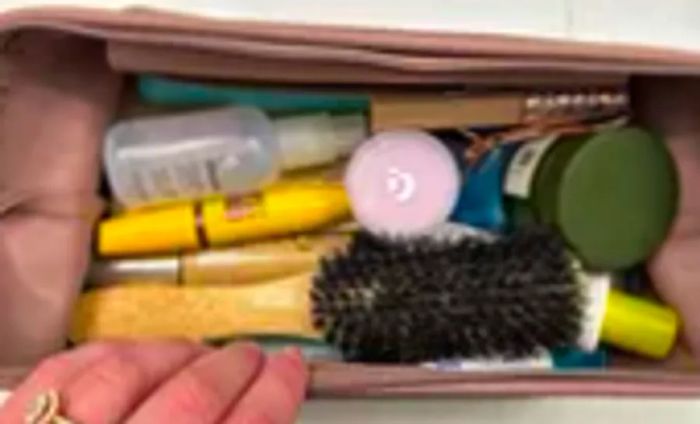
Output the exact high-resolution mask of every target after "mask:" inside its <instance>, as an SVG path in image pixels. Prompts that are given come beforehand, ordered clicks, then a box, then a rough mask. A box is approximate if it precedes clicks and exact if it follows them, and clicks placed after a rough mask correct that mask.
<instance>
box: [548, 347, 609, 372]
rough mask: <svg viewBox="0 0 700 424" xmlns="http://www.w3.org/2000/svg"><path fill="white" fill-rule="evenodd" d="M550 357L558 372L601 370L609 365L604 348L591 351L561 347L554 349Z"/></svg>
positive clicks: (607, 353) (607, 352)
mask: <svg viewBox="0 0 700 424" xmlns="http://www.w3.org/2000/svg"><path fill="white" fill-rule="evenodd" d="M551 355H552V360H553V362H554V367H555V368H556V369H558V370H580V369H601V368H606V367H608V366H609V364H610V352H609V350H608V349H607V348H605V347H599V348H598V349H596V350H593V351H587V350H582V349H579V348H575V347H562V348H558V349H554V351H552V353H551Z"/></svg>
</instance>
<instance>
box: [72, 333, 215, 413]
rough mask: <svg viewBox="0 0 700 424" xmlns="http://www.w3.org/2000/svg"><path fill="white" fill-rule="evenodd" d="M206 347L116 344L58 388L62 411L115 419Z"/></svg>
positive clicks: (185, 343) (192, 345)
mask: <svg viewBox="0 0 700 424" xmlns="http://www.w3.org/2000/svg"><path fill="white" fill-rule="evenodd" d="M207 351H208V349H206V348H204V347H202V346H198V345H195V344H193V343H188V342H173V341H171V342H167V341H166V342H150V343H139V344H129V345H123V346H118V347H117V348H115V349H114V350H113V352H112V353H111V354H109V355H108V356H107V357H105V358H104V359H103V360H101V361H99V362H98V363H93V364H92V365H91V366H90V367H89V368H87V369H84V370H83V371H82V372H80V374H79V375H78V376H77V377H76V378H74V379H73V380H72V381H71V382H70V383H68V384H66V385H65V386H64V388H62V389H61V390H60V393H61V400H62V402H61V403H62V411H63V413H65V415H66V416H68V417H70V418H71V420H74V421H76V422H79V423H104V424H109V423H118V422H122V421H123V420H124V419H126V418H127V417H128V416H129V415H130V414H131V413H132V411H133V410H134V409H135V408H136V406H137V405H138V404H139V403H140V402H141V401H142V400H143V399H144V398H146V397H147V396H148V394H149V393H150V392H151V391H152V390H153V389H154V388H155V387H156V386H157V385H158V384H159V383H160V382H162V381H163V380H165V379H166V378H168V377H169V376H170V375H172V374H174V373H175V372H177V371H178V370H179V369H181V368H182V367H183V366H185V365H186V364H187V363H189V362H190V361H191V360H193V359H195V358H197V357H198V356H200V355H202V354H204V353H205V352H207Z"/></svg>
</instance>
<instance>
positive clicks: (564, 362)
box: [424, 347, 609, 373]
mask: <svg viewBox="0 0 700 424" xmlns="http://www.w3.org/2000/svg"><path fill="white" fill-rule="evenodd" d="M608 362H609V359H608V351H607V349H605V348H599V349H596V350H594V351H593V352H588V351H585V350H581V349H578V348H574V347H563V348H558V349H554V351H552V352H541V353H538V354H535V355H533V356H532V357H529V358H523V359H509V358H489V359H470V360H466V359H445V360H442V361H437V362H428V363H426V364H424V366H425V367H426V368H430V369H434V370H438V371H447V372H468V373H478V372H488V373H492V372H514V371H546V370H559V371H568V370H582V369H602V368H605V367H607V366H608Z"/></svg>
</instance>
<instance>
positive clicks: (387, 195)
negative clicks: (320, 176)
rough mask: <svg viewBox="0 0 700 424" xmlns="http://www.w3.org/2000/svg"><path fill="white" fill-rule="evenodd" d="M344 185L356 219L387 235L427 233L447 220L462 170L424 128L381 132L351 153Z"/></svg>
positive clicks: (371, 229)
mask: <svg viewBox="0 0 700 424" xmlns="http://www.w3.org/2000/svg"><path fill="white" fill-rule="evenodd" d="M345 185H346V188H347V190H348V194H349V196H350V203H351V207H352V210H353V213H354V215H355V218H356V219H357V220H358V221H359V222H360V224H362V225H363V226H364V227H365V228H367V229H368V230H370V231H371V232H374V233H377V234H382V235H399V236H410V235H419V234H424V233H426V232H428V231H430V230H431V229H432V228H434V227H435V226H437V225H439V224H442V223H444V222H446V221H447V219H448V217H449V215H450V213H451V212H452V210H453V208H454V206H455V204H456V202H457V197H458V195H459V189H460V185H461V182H460V172H459V169H458V167H457V163H456V160H455V159H454V158H453V157H452V155H451V153H450V152H449V150H448V149H447V148H446V147H445V146H444V145H443V144H442V143H441V142H440V140H438V139H437V138H435V137H433V136H431V135H430V134H428V133H426V132H422V131H408V130H406V131H390V132H384V133H380V134H378V135H376V136H374V137H372V138H371V139H369V140H368V141H367V142H365V143H364V144H362V145H361V146H360V147H359V148H358V149H357V150H356V151H355V154H354V155H353V156H352V159H351V160H350V164H349V165H348V169H347V171H346V175H345Z"/></svg>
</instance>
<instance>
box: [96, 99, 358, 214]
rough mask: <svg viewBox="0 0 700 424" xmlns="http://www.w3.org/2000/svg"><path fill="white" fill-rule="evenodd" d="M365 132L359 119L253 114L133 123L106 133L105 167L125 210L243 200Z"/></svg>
mask: <svg viewBox="0 0 700 424" xmlns="http://www.w3.org/2000/svg"><path fill="white" fill-rule="evenodd" d="M365 125H366V124H365V119H364V117H363V116H362V115H359V114H357V115H343V116H337V117H335V116H333V117H332V116H331V115H329V114H327V113H316V114H311V115H295V116H287V117H283V118H278V119H270V118H269V117H268V116H266V115H265V113H263V112H262V111H261V110H259V109H255V108H249V107H225V108H221V109H215V110H206V111H197V112H186V113H179V114H171V115H166V116H156V117H145V118H135V119H130V120H126V121H122V122H120V123H118V124H116V125H115V126H113V127H112V128H111V129H110V131H109V132H108V133H107V136H106V142H105V149H104V163H105V168H106V173H107V179H108V181H109V185H110V187H111V189H112V192H113V195H114V197H115V198H116V199H117V201H118V202H119V203H121V204H122V205H123V206H125V207H127V208H133V207H136V206H141V205H145V204H152V203H160V202H166V201H169V200H183V199H187V200H192V199H198V198H203V197H206V196H209V195H212V194H226V195H241V194H247V193H251V192H254V191H256V190H258V189H260V188H262V187H265V186H266V185H268V184H270V183H272V182H273V181H275V180H276V179H278V177H279V174H280V173H281V172H283V171H288V170H294V169H300V168H305V167H311V166H316V165H322V164H327V163H331V162H333V161H336V160H337V159H339V158H340V157H343V156H345V155H347V154H349V153H350V152H351V151H352V150H353V149H354V147H355V146H356V144H357V143H358V142H360V141H362V140H363V139H364V137H365V134H366V132H365Z"/></svg>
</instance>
